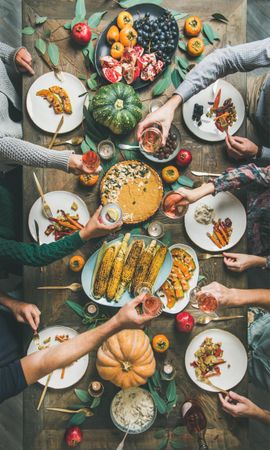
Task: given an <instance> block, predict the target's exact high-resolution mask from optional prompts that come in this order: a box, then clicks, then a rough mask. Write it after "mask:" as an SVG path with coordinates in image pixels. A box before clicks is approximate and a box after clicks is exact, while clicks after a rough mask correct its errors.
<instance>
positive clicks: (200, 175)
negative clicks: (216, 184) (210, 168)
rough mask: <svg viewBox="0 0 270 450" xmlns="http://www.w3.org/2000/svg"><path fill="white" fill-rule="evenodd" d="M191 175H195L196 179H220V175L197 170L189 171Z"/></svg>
mask: <svg viewBox="0 0 270 450" xmlns="http://www.w3.org/2000/svg"><path fill="white" fill-rule="evenodd" d="M191 173H192V175H196V176H197V177H207V176H208V177H220V176H221V173H211V172H198V171H197V170H192V171H191Z"/></svg>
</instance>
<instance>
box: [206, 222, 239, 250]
mask: <svg viewBox="0 0 270 450" xmlns="http://www.w3.org/2000/svg"><path fill="white" fill-rule="evenodd" d="M212 224H213V232H212V233H209V232H208V233H207V236H208V237H209V239H211V241H212V242H213V243H214V244H215V245H216V246H217V247H218V248H220V249H221V248H223V247H225V246H226V245H228V244H229V242H230V237H231V234H232V231H233V228H232V221H231V219H230V218H229V217H227V218H226V219H225V220H222V219H218V220H212Z"/></svg>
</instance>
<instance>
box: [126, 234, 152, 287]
mask: <svg viewBox="0 0 270 450" xmlns="http://www.w3.org/2000/svg"><path fill="white" fill-rule="evenodd" d="M156 245H157V241H155V240H153V241H151V243H150V245H149V246H148V247H147V248H146V249H145V250H144V251H143V252H142V253H141V257H140V259H139V261H138V264H137V267H136V270H135V274H134V277H133V280H132V285H131V290H132V292H133V293H134V291H135V289H136V287H137V286H139V285H140V284H141V283H143V282H144V281H145V279H146V276H147V272H148V268H149V265H150V264H151V261H152V259H153V256H154V252H155V247H156Z"/></svg>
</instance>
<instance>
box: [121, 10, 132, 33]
mask: <svg viewBox="0 0 270 450" xmlns="http://www.w3.org/2000/svg"><path fill="white" fill-rule="evenodd" d="M133 22H134V21H133V17H132V15H131V14H130V13H129V12H128V11H122V12H120V14H118V17H117V26H118V27H119V28H120V30H122V28H125V27H126V26H127V25H129V26H131V27H132V25H133Z"/></svg>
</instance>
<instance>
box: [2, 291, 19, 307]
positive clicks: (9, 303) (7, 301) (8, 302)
mask: <svg viewBox="0 0 270 450" xmlns="http://www.w3.org/2000/svg"><path fill="white" fill-rule="evenodd" d="M15 302H17V300H14V298H11V297H9V295H7V294H5V293H4V292H1V291H0V305H3V306H5V307H6V308H8V309H10V310H11V311H12V308H13V306H14V303H15Z"/></svg>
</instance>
